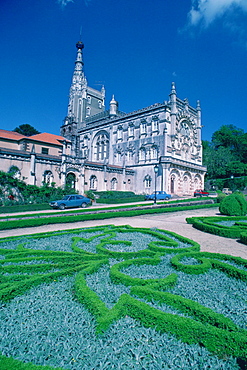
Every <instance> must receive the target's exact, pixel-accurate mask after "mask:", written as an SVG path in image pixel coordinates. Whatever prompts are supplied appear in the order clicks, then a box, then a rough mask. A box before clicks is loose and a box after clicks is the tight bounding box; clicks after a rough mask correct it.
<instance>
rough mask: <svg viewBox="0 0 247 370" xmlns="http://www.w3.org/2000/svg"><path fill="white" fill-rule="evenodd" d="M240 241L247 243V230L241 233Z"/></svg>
mask: <svg viewBox="0 0 247 370" xmlns="http://www.w3.org/2000/svg"><path fill="white" fill-rule="evenodd" d="M240 241H241V243H243V244H246V245H247V232H246V233H245V232H244V233H241V234H240Z"/></svg>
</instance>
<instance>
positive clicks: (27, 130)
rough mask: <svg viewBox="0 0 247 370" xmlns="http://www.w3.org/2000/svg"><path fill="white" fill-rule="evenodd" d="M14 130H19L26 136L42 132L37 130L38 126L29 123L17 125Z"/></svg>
mask: <svg viewBox="0 0 247 370" xmlns="http://www.w3.org/2000/svg"><path fill="white" fill-rule="evenodd" d="M13 131H14V132H18V133H19V134H22V135H24V136H32V135H36V134H40V132H39V131H37V130H36V128H34V127H33V126H31V125H29V124H28V123H24V124H22V125H20V126H18V127H16V128H15V129H14V130H13Z"/></svg>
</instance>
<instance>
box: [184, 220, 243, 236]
mask: <svg viewBox="0 0 247 370" xmlns="http://www.w3.org/2000/svg"><path fill="white" fill-rule="evenodd" d="M245 219H246V220H247V217H245V216H239V217H234V216H232V217H220V216H219V217H188V218H186V221H187V223H189V224H192V225H193V227H195V228H196V229H198V230H201V231H204V232H208V233H210V234H214V235H219V236H223V237H226V238H232V239H237V238H240V234H241V233H242V232H243V229H247V223H245V222H240V221H241V220H242V221H243V220H245ZM221 221H224V222H225V221H235V224H234V225H233V226H225V225H219V224H217V223H218V222H221Z"/></svg>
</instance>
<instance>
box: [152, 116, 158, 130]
mask: <svg viewBox="0 0 247 370" xmlns="http://www.w3.org/2000/svg"><path fill="white" fill-rule="evenodd" d="M158 130H159V125H158V119H157V118H153V120H152V131H153V132H154V131H158Z"/></svg>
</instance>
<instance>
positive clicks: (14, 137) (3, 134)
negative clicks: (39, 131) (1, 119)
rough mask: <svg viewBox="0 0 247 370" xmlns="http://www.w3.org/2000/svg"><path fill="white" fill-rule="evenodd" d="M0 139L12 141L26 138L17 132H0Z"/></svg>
mask: <svg viewBox="0 0 247 370" xmlns="http://www.w3.org/2000/svg"><path fill="white" fill-rule="evenodd" d="M0 138H3V139H11V140H17V141H18V140H21V139H25V138H26V136H24V135H21V134H19V133H18V132H15V131H7V130H0Z"/></svg>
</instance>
